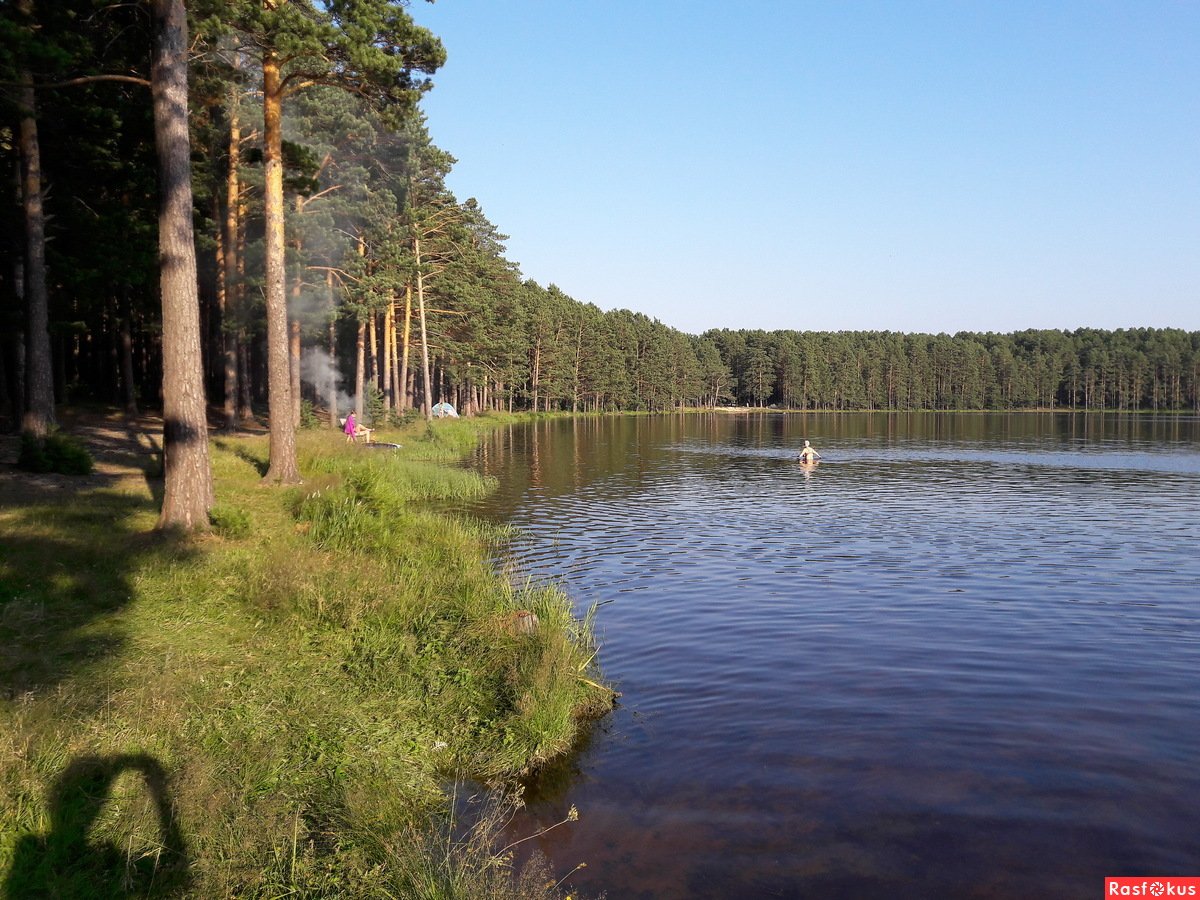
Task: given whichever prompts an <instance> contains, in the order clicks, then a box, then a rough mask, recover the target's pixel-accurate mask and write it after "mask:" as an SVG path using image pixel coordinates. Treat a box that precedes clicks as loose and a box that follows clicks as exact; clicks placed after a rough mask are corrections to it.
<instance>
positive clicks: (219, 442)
mask: <svg viewBox="0 0 1200 900" xmlns="http://www.w3.org/2000/svg"><path fill="white" fill-rule="evenodd" d="M213 446H215V447H216V448H217V449H218V450H225V451H228V452H230V453H232V454H233V455H234V456H236V457H237V458H238V459H240V460H242V462H248V463H250V465H252V466H253V467H254V471H256V472H258V474H259V477H260V478H265V477H266V475H267V470H268V469H270V468H271V461H270V460H269V459H267V458H265V457H262V456H259V455H257V454H256V453H254V452H253V451H252V450H250V449H249V448H248V447H246V446H244V445H243V444H239V443H235V442H233V441H227V440H225V439H224V438H217V439H216V440H214V441H213Z"/></svg>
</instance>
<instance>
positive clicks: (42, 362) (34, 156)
mask: <svg viewBox="0 0 1200 900" xmlns="http://www.w3.org/2000/svg"><path fill="white" fill-rule="evenodd" d="M18 8H19V9H20V11H21V12H22V13H23V14H25V15H26V16H29V17H30V18H32V16H33V3H32V2H31V0H22V2H21V3H20V4H19V5H18ZM20 77H21V85H20V87H19V88H18V89H17V102H18V105H19V106H20V112H19V115H20V119H21V121H20V128H19V132H20V133H19V138H18V140H19V143H20V147H21V197H22V206H23V212H24V223H25V391H26V396H25V412H24V416H23V417H22V420H21V430H22V431H25V432H28V433H30V434H33V435H35V436H37V437H45V436H46V433H47V432H48V431H49V430H50V426H51V425H53V424H54V379H53V374H52V370H51V360H50V301H49V297H48V295H47V292H46V215H45V211H44V210H43V208H42V162H41V151H40V149H39V147H38V126H37V98H36V97H35V95H34V90H33V75H32V74H30V73H29V72H28V71H25V72H22V73H21V76H20Z"/></svg>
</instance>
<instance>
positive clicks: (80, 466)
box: [17, 431, 95, 475]
mask: <svg viewBox="0 0 1200 900" xmlns="http://www.w3.org/2000/svg"><path fill="white" fill-rule="evenodd" d="M17 466H18V467H20V468H22V469H25V470H27V471H30V472H39V473H46V472H56V473H58V474H60V475H90V474H91V472H92V469H93V468H95V464H94V462H93V461H92V455H91V454H90V453H89V452H88V450H87V448H86V447H84V446H83V444H81V443H80V442H79V441H78V440H76V439H75V438H73V437H71V436H69V435H65V434H62V433H60V432H57V431H51V432H50V433H49V434H47V435H46V436H45V437H37V436H35V435H32V434H29V433H28V432H25V433H23V434H22V435H21V450H20V454H19V455H18V457H17Z"/></svg>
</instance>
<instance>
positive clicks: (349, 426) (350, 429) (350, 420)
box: [342, 413, 358, 443]
mask: <svg viewBox="0 0 1200 900" xmlns="http://www.w3.org/2000/svg"><path fill="white" fill-rule="evenodd" d="M357 429H358V424H357V423H356V422H355V421H354V413H350V415H348V416H346V427H345V428H343V429H342V431H344V432H346V440H347V441H350V442H351V443H353V441H354V435H355V432H356V431H357Z"/></svg>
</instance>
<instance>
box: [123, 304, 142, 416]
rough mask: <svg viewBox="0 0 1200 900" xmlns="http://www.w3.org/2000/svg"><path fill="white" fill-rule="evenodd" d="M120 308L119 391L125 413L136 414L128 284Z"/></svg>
mask: <svg viewBox="0 0 1200 900" xmlns="http://www.w3.org/2000/svg"><path fill="white" fill-rule="evenodd" d="M122 305H123V308H122V310H121V315H120V319H121V391H122V393H123V394H124V400H125V415H127V416H136V415H137V414H138V405H137V387H136V385H135V383H134V379H133V308H132V301H131V300H130V299H129V286H128V285H126V286H125V297H124V303H123V304H122Z"/></svg>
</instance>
